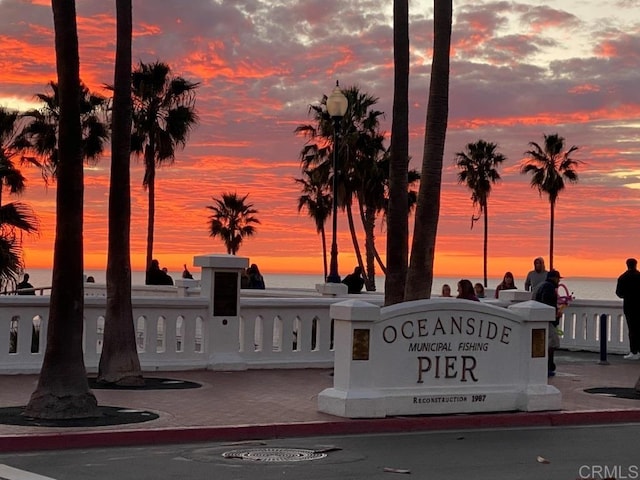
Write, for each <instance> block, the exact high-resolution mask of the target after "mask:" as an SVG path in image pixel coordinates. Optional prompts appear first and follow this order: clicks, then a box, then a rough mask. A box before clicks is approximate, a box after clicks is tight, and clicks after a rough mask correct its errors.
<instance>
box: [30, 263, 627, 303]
mask: <svg viewBox="0 0 640 480" xmlns="http://www.w3.org/2000/svg"><path fill="white" fill-rule="evenodd" d="M27 273H29V275H30V282H31V284H32V285H33V286H34V287H46V286H50V285H51V271H50V270H39V269H32V270H28V272H27ZM181 273H182V272H169V274H173V275H172V276H173V278H174V279H175V278H179V277H180V275H181ZM191 273H192V274H193V276H194V278H199V276H200V271H199V269H196V268H193V269H191ZM85 274H86V275H87V276H89V275H91V276H93V277H94V279H95V281H96V283H105V282H106V273H105V271H104V270H87V271H86V273H85ZM263 275H264V279H265V283H266V285H267V288H307V289H314V288H315V285H316V284H317V283H323V282H324V280H323V277H322V274H318V275H309V274H270V273H264V272H263ZM131 278H132V283H133V284H135V285H142V284H144V272H142V271H134V272H132V275H131ZM459 280H460V277H436V278H434V281H433V291H432V295H433V296H438V295H440V291H441V289H442V285H443V284H445V283H447V284H449V285H450V286H451V287H452V290H453V292H454V294H455V290H456V285H457V283H458V281H459ZM470 280H471V281H472V282H473V283H475V282H478V281H481V280H480V279H474V278H471V279H470ZM500 281H501V279H499V278H490V279H489V281H488V284H489V288H492V289H493V288H495V287H496V285H498V284H499V283H500ZM522 282H523V281H521V283H522ZM562 284H564V285H566V287H567V290H568V291H569V293H571V294H573V295H574V296H575V297H576V298H581V299H590V300H618V298H617V297H616V294H615V289H616V279H615V278H589V277H574V278H572V277H566V278H563V279H562ZM516 285H517V286H519V287H522V286H523V285H522V284H519V283H518V281H517V280H516ZM376 287H377V291H378V292H383V291H384V277H383V276H378V277H376Z"/></svg>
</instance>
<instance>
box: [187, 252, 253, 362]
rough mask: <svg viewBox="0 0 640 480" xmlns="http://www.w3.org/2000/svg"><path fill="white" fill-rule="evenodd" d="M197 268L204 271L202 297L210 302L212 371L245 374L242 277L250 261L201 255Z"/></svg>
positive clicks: (196, 259) (208, 347)
mask: <svg viewBox="0 0 640 480" xmlns="http://www.w3.org/2000/svg"><path fill="white" fill-rule="evenodd" d="M193 264H194V265H195V266H197V267H201V268H202V276H201V279H200V296H201V297H206V298H208V299H209V319H208V322H207V323H208V328H207V333H206V335H205V342H206V343H205V349H206V350H205V351H208V352H209V365H208V368H209V369H213V370H242V369H244V368H246V367H245V366H244V363H243V362H242V360H241V358H240V334H239V332H240V274H241V272H242V271H243V270H244V269H245V268H247V267H248V266H249V259H248V258H245V257H237V256H235V255H216V254H211V255H200V256H196V257H194V258H193Z"/></svg>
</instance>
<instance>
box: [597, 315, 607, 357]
mask: <svg viewBox="0 0 640 480" xmlns="http://www.w3.org/2000/svg"><path fill="white" fill-rule="evenodd" d="M598 365H609V362H608V361H607V315H606V314H604V313H603V314H602V315H600V361H599V362H598Z"/></svg>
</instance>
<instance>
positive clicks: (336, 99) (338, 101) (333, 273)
mask: <svg viewBox="0 0 640 480" xmlns="http://www.w3.org/2000/svg"><path fill="white" fill-rule="evenodd" d="M348 106H349V101H348V100H347V97H345V96H344V94H343V93H342V90H340V84H339V83H338V81H337V80H336V87H335V88H334V89H333V92H331V95H329V98H327V113H328V114H329V115H330V116H331V118H332V119H333V213H332V215H333V216H332V222H333V234H332V240H331V263H330V266H329V276H328V277H327V283H340V275H339V274H338V240H337V231H338V130H339V129H340V120H342V117H344V114H345V113H347V107H348Z"/></svg>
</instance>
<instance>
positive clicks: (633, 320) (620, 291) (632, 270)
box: [616, 258, 640, 360]
mask: <svg viewBox="0 0 640 480" xmlns="http://www.w3.org/2000/svg"><path fill="white" fill-rule="evenodd" d="M616 295H617V296H618V297H620V298H621V299H622V311H623V312H624V317H625V319H626V320H627V327H628V330H629V350H630V351H629V353H628V354H627V355H625V356H624V358H625V359H626V360H640V272H639V271H638V261H637V260H636V259H635V258H629V259H627V271H626V272H624V273H623V274H622V275H620V276H619V277H618V283H617V285H616Z"/></svg>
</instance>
